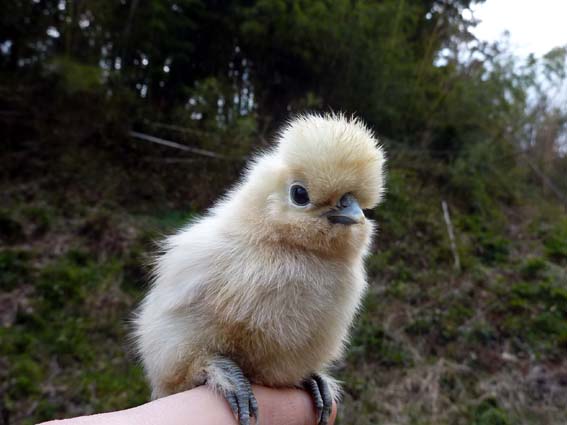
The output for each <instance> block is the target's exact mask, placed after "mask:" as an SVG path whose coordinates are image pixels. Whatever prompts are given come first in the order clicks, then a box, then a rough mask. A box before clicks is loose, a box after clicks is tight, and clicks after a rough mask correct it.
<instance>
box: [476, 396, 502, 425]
mask: <svg viewBox="0 0 567 425" xmlns="http://www.w3.org/2000/svg"><path fill="white" fill-rule="evenodd" d="M472 423H473V425H511V424H512V421H511V419H510V417H509V416H508V413H507V412H506V411H505V410H503V409H501V408H500V407H498V404H497V403H496V402H495V401H494V400H491V399H488V400H485V401H483V402H482V403H480V404H479V405H478V406H476V407H475V408H474V410H473V422H472Z"/></svg>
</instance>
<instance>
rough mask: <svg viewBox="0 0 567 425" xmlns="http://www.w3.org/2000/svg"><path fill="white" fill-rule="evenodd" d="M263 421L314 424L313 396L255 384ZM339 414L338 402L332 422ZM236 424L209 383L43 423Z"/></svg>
mask: <svg viewBox="0 0 567 425" xmlns="http://www.w3.org/2000/svg"><path fill="white" fill-rule="evenodd" d="M253 388H254V395H255V396H256V399H257V400H258V404H259V411H260V422H261V424H262V425H314V424H316V418H315V408H314V405H313V400H311V397H310V396H309V395H308V394H307V393H306V392H305V391H301V390H297V389H274V388H268V387H261V386H257V385H255V386H254V387H253ZM336 415H337V408H336V405H333V412H332V414H331V418H330V421H329V425H333V423H334V422H335V417H336ZM48 424H49V425H153V424H159V425H187V424H191V425H236V424H237V420H236V417H235V416H234V414H233V413H232V411H231V410H230V407H229V405H228V403H227V402H226V400H225V399H224V398H223V397H222V396H221V395H219V394H215V393H214V392H213V391H212V390H211V389H210V388H208V387H206V386H202V387H197V388H194V389H192V390H189V391H185V392H182V393H179V394H174V395H171V396H169V397H164V398H160V399H158V400H154V401H152V402H149V403H146V404H143V405H141V406H138V407H134V408H132V409H128V410H121V411H117V412H110V413H102V414H98V415H92V416H81V417H78V418H73V419H65V420H61V421H50V422H44V423H43V424H42V425H48Z"/></svg>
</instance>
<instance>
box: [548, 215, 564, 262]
mask: <svg viewBox="0 0 567 425" xmlns="http://www.w3.org/2000/svg"><path fill="white" fill-rule="evenodd" d="M544 244H545V253H546V255H547V256H548V257H549V258H550V259H551V260H553V261H556V262H565V261H566V260H567V220H566V219H563V220H562V221H560V222H559V223H557V225H556V226H555V227H554V228H553V229H551V230H550V231H549V234H548V235H547V237H546V238H545V241H544Z"/></svg>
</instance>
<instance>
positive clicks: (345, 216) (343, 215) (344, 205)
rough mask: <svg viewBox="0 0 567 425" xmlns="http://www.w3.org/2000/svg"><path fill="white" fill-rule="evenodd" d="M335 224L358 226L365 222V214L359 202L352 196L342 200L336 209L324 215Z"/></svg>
mask: <svg viewBox="0 0 567 425" xmlns="http://www.w3.org/2000/svg"><path fill="white" fill-rule="evenodd" d="M324 215H325V216H327V218H328V219H329V221H330V222H331V223H333V224H346V225H350V224H356V223H362V222H363V221H364V213H363V212H362V209H361V208H360V205H358V201H357V200H356V198H355V197H354V196H353V195H351V194H348V193H347V194H346V195H345V196H343V197H342V198H341V200H340V201H339V204H338V205H337V207H336V208H335V209H332V210H331V211H329V212H328V213H325V214H324Z"/></svg>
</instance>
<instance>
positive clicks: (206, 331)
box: [137, 219, 365, 394]
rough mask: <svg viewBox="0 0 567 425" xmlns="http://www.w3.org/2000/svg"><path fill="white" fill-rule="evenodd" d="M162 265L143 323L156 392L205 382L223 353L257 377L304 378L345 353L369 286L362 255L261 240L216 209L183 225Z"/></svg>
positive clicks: (273, 380) (293, 381)
mask: <svg viewBox="0 0 567 425" xmlns="http://www.w3.org/2000/svg"><path fill="white" fill-rule="evenodd" d="M160 270H161V272H160ZM157 272H158V276H157V279H156V282H155V284H154V286H153V288H152V290H151V292H150V294H149V295H148V297H147V299H146V301H145V303H144V304H143V306H142V309H141V313H140V315H139V318H138V323H137V325H138V326H137V327H138V330H139V331H140V332H139V341H140V352H141V354H142V358H143V360H144V363H145V366H146V371H147V372H148V376H149V378H150V381H151V382H152V386H153V387H154V390H155V389H156V388H158V389H160V388H161V390H157V394H163V393H166V392H167V393H168V392H174V391H177V390H179V389H180V388H182V387H187V388H190V387H191V386H194V385H198V384H200V383H202V382H201V379H202V377H201V376H200V375H199V373H200V368H201V365H202V364H203V363H204V362H206V361H207V357H210V356H215V355H222V356H228V357H230V358H232V359H233V360H234V361H236V362H237V363H238V364H239V365H240V366H241V367H242V369H243V371H244V372H245V374H246V375H247V376H248V377H249V378H250V379H251V381H253V382H256V383H262V384H267V385H273V386H289V385H297V384H299V383H300V381H301V380H302V379H303V378H305V377H306V376H308V375H309V374H310V373H312V372H313V371H316V370H321V369H322V368H324V367H325V366H327V365H329V363H330V362H332V361H333V360H335V359H336V358H337V357H339V356H340V355H341V352H342V349H343V345H344V341H345V338H346V336H347V332H348V328H349V326H350V323H351V321H352V318H353V316H354V314H355V311H356V308H357V306H358V303H359V300H360V297H361V295H362V292H363V290H364V287H365V278H364V271H363V267H362V260H361V259H355V260H350V261H349V262H341V261H337V260H324V259H321V258H320V257H318V256H317V255H314V254H310V253H308V252H305V251H299V252H298V251H295V250H293V249H291V248H286V247H282V246H273V245H269V244H266V245H265V246H258V245H257V244H253V243H250V242H247V241H244V240H242V239H241V238H238V237H236V236H231V235H230V234H226V233H223V232H222V231H220V230H219V229H218V227H217V226H215V223H214V220H212V219H209V220H204V221H203V222H201V223H197V224H196V225H194V226H193V227H191V228H189V229H188V230H186V231H185V232H182V233H181V234H178V235H176V236H175V237H174V238H173V239H172V240H171V241H170V245H169V248H168V249H167V251H166V253H165V254H164V255H163V256H162V257H161V258H160V260H159V264H158V267H157ZM144 342H147V344H144ZM163 388H166V390H164V389H163ZM167 388H171V390H169V389H167Z"/></svg>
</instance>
